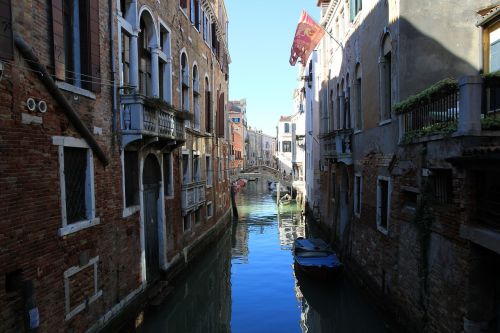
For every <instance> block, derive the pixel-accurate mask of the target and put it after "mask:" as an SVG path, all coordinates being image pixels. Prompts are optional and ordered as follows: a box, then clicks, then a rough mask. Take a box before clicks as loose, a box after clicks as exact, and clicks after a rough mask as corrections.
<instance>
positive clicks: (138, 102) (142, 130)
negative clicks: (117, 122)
mask: <svg viewBox="0 0 500 333" xmlns="http://www.w3.org/2000/svg"><path fill="white" fill-rule="evenodd" d="M121 112H122V117H121V118H122V132H123V146H126V145H127V144H128V143H130V142H132V141H135V140H140V139H145V138H148V137H149V138H157V139H158V140H168V141H174V142H175V143H176V144H180V143H182V142H184V141H185V137H186V135H185V129H184V117H183V115H182V114H181V112H180V111H177V110H175V109H174V108H173V107H171V106H169V105H167V104H166V103H164V102H161V101H158V100H157V99H152V98H148V97H146V96H143V95H140V94H137V93H132V94H122V95H121Z"/></svg>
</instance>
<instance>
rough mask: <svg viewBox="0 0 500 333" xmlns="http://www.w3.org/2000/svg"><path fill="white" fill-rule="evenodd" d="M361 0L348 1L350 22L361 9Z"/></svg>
mask: <svg viewBox="0 0 500 333" xmlns="http://www.w3.org/2000/svg"><path fill="white" fill-rule="evenodd" d="M362 2H363V1H362V0H351V2H350V6H349V8H350V14H351V17H350V18H351V22H352V21H354V19H355V18H356V15H358V13H359V12H360V10H361V7H362Z"/></svg>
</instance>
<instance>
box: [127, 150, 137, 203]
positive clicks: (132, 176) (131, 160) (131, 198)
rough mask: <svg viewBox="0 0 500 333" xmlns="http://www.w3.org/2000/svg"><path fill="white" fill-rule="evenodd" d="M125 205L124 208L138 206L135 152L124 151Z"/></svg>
mask: <svg viewBox="0 0 500 333" xmlns="http://www.w3.org/2000/svg"><path fill="white" fill-rule="evenodd" d="M123 159H124V163H123V164H124V167H125V205H126V207H130V206H136V205H138V204H139V160H138V156H137V152H136V151H125V153H124V157H123Z"/></svg>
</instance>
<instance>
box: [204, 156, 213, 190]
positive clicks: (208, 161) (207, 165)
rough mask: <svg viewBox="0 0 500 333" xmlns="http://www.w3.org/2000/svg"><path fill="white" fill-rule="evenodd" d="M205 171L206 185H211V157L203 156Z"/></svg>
mask: <svg viewBox="0 0 500 333" xmlns="http://www.w3.org/2000/svg"><path fill="white" fill-rule="evenodd" d="M205 172H206V175H205V177H206V180H207V186H212V157H211V156H205Z"/></svg>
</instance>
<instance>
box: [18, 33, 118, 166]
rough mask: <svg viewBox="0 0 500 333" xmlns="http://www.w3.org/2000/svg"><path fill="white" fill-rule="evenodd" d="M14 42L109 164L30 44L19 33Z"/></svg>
mask: <svg viewBox="0 0 500 333" xmlns="http://www.w3.org/2000/svg"><path fill="white" fill-rule="evenodd" d="M14 43H15V45H16V47H17V48H18V49H19V51H20V52H21V54H22V55H23V57H24V58H25V59H26V60H28V65H29V66H30V67H31V68H32V69H33V70H35V71H36V72H37V74H38V76H39V79H40V81H42V83H43V85H44V86H45V88H47V90H48V91H49V93H50V94H51V95H52V97H53V98H54V99H55V100H56V102H57V103H58V104H59V106H60V107H61V108H62V111H63V112H64V113H65V114H66V116H67V117H68V118H69V120H70V121H71V123H72V124H73V126H75V128H76V130H77V131H78V132H79V133H80V135H81V136H82V137H83V138H84V139H85V141H86V142H87V144H88V145H89V146H90V148H91V149H92V151H93V152H94V153H95V154H96V156H97V158H98V159H99V160H100V161H101V163H102V164H103V165H104V166H106V165H108V164H109V160H108V158H107V157H106V154H104V151H103V150H102V149H101V147H100V146H99V144H98V143H97V141H96V140H95V138H94V136H93V135H92V133H91V132H90V131H89V130H88V128H87V127H86V126H85V124H84V123H83V122H82V120H81V119H80V117H79V116H78V114H77V113H76V112H75V110H74V109H73V107H72V106H71V104H69V102H68V100H67V99H66V97H64V95H63V94H62V93H61V91H60V90H59V87H58V86H57V85H56V83H55V82H54V80H53V79H52V77H51V76H50V74H49V73H48V72H47V69H45V66H43V65H42V64H41V63H40V61H39V60H38V58H37V57H36V56H35V54H34V53H33V51H32V50H31V48H30V46H29V45H28V44H27V43H26V42H25V41H24V39H23V38H22V37H21V36H20V35H19V34H18V33H17V32H15V33H14Z"/></svg>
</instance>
